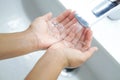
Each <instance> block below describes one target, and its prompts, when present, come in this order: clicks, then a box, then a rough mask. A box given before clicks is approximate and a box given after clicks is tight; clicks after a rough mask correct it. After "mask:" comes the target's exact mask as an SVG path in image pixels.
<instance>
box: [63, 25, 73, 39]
mask: <svg viewBox="0 0 120 80" xmlns="http://www.w3.org/2000/svg"><path fill="white" fill-rule="evenodd" d="M73 28H74V26H70V27H69V28H68V29H64V31H63V33H61V39H64V38H65V37H66V36H67V35H68V34H69V33H70V32H71V31H72V29H73Z"/></svg>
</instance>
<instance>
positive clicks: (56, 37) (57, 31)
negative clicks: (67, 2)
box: [31, 10, 77, 49]
mask: <svg viewBox="0 0 120 80" xmlns="http://www.w3.org/2000/svg"><path fill="white" fill-rule="evenodd" d="M76 22H77V21H76V19H75V18H74V12H71V11H69V10H68V11H65V12H64V13H62V14H61V15H59V16H58V17H56V18H54V19H51V15H50V14H48V15H46V16H43V17H39V18H37V19H36V20H35V21H34V22H33V23H32V24H31V27H34V29H32V31H33V32H34V33H35V35H36V37H37V40H38V46H39V47H42V49H46V48H48V47H49V46H51V45H52V44H53V43H55V42H58V41H60V40H62V39H64V38H65V37H66V35H67V34H68V33H69V32H70V31H71V29H72V28H70V26H71V25H73V24H74V23H76ZM54 23H59V26H57V27H55V26H54V25H53V24H54ZM61 28H64V29H61Z"/></svg>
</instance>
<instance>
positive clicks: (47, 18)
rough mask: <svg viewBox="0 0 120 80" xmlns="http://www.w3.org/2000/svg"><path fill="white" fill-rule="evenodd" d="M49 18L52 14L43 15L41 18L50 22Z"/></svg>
mask: <svg viewBox="0 0 120 80" xmlns="http://www.w3.org/2000/svg"><path fill="white" fill-rule="evenodd" d="M51 17H52V13H51V12H49V13H47V14H45V15H44V16H43V17H42V18H44V19H45V20H50V19H51Z"/></svg>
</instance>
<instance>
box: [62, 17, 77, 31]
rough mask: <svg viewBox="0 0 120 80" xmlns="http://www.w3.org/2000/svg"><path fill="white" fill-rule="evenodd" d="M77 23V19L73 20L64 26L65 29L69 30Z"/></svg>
mask: <svg viewBox="0 0 120 80" xmlns="http://www.w3.org/2000/svg"><path fill="white" fill-rule="evenodd" d="M76 22H77V20H76V18H73V19H72V20H71V21H70V22H68V23H67V24H66V25H64V26H65V28H66V29H67V28H69V26H71V25H73V24H75V23H76Z"/></svg>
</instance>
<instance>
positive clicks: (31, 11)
mask: <svg viewBox="0 0 120 80" xmlns="http://www.w3.org/2000/svg"><path fill="white" fill-rule="evenodd" d="M22 4H23V8H24V11H25V12H26V15H27V17H28V18H29V19H30V20H31V21H32V20H33V19H35V18H36V17H38V16H41V15H43V14H45V13H48V12H52V13H53V15H54V16H56V15H58V14H59V13H60V12H63V11H64V10H65V7H64V6H63V5H62V4H61V3H60V2H59V0H52V2H50V0H22ZM31 6H32V7H31ZM92 46H97V47H98V48H99V50H98V51H97V52H96V53H95V54H94V55H93V56H92V57H91V58H90V59H89V60H88V61H87V62H86V63H84V64H83V65H82V66H81V67H79V68H77V69H75V70H73V71H71V72H66V71H65V70H63V71H62V72H61V74H60V76H59V78H58V80H120V65H119V63H117V62H116V60H115V59H114V58H113V57H112V56H111V55H110V54H109V53H108V52H107V51H106V50H105V49H104V48H103V46H101V45H100V44H99V43H98V42H97V41H96V40H95V39H93V42H92Z"/></svg>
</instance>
